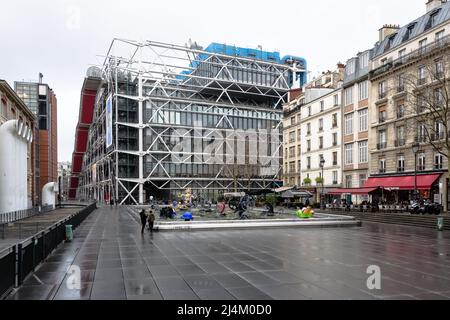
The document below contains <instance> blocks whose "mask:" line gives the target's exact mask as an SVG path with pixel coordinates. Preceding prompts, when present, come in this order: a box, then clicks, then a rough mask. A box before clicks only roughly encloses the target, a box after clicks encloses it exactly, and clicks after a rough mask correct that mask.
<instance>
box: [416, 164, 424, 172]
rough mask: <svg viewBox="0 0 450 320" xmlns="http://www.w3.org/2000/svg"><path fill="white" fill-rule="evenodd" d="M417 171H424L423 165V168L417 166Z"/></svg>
mask: <svg viewBox="0 0 450 320" xmlns="http://www.w3.org/2000/svg"><path fill="white" fill-rule="evenodd" d="M417 170H419V171H425V165H423V166H421V165H419V166H417Z"/></svg>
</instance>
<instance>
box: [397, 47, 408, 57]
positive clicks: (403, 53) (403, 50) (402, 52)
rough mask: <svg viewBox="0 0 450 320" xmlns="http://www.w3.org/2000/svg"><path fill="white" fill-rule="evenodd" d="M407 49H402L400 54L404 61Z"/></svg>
mask: <svg viewBox="0 0 450 320" xmlns="http://www.w3.org/2000/svg"><path fill="white" fill-rule="evenodd" d="M405 53H406V49H402V50H400V51H399V52H398V58H399V59H402V58H403V57H404V56H405Z"/></svg>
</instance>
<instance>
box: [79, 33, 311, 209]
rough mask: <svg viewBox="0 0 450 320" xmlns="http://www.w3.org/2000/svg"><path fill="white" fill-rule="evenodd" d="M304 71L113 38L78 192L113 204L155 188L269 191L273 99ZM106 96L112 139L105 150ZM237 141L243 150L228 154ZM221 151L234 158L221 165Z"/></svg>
mask: <svg viewBox="0 0 450 320" xmlns="http://www.w3.org/2000/svg"><path fill="white" fill-rule="evenodd" d="M303 72H305V70H302V69H299V68H297V66H296V64H289V63H286V64H281V63H279V62H272V61H266V60H256V59H252V58H249V57H241V56H231V55H226V54H222V53H219V52H208V51H204V50H200V49H198V48H193V47H190V48H188V47H183V46H177V45H171V44H165V43H159V42H151V41H147V42H136V41H130V40H125V39H114V40H113V42H112V44H111V46H110V48H109V51H108V54H107V56H106V57H105V62H104V65H103V69H102V74H103V79H104V81H103V83H102V85H101V86H102V88H101V90H99V91H98V95H97V98H96V104H95V112H94V121H93V124H92V125H91V128H90V131H89V138H88V151H87V152H86V154H85V156H84V159H83V170H82V174H81V175H80V184H79V188H78V197H79V198H96V199H97V200H108V198H109V196H110V195H112V194H114V197H115V199H116V200H118V203H120V204H123V203H133V204H142V203H144V202H145V201H146V198H147V197H148V196H149V195H152V194H153V193H154V192H157V191H158V190H160V191H163V190H167V192H169V196H172V195H173V194H175V193H177V192H180V191H182V190H184V189H187V188H190V189H193V190H194V191H196V192H197V193H198V194H200V193H205V194H206V196H208V197H210V198H211V197H213V196H215V195H217V194H218V193H219V192H223V191H226V190H230V189H236V190H248V189H250V190H256V189H268V188H271V187H273V186H274V184H275V185H276V183H277V182H278V181H279V180H278V176H279V174H280V173H281V168H282V160H281V159H282V154H281V153H282V135H281V131H282V127H281V126H282V122H281V117H282V104H283V103H285V102H286V101H287V97H288V91H289V89H290V88H291V85H292V83H290V82H291V80H290V79H292V78H293V75H294V76H295V75H297V74H299V73H303ZM109 95H111V96H112V97H113V106H114V112H113V114H114V117H113V123H114V130H113V136H114V143H113V146H112V147H110V148H106V146H105V134H106V127H105V123H106V120H105V119H106V115H105V100H106V98H107V97H108V96H109ZM265 133H269V134H265ZM183 141H184V142H183ZM186 141H188V142H186ZM205 141H206V142H205ZM208 141H209V142H211V141H213V142H214V143H215V144H214V148H212V147H211V145H209V142H208ZM241 142H242V143H243V144H242V146H244V145H245V154H240V153H238V154H236V151H237V148H238V147H237V146H238V145H239V144H240V143H241ZM183 143H184V146H185V147H184V148H181V149H180V144H183ZM199 144H200V145H201V148H200V149H199V148H198V147H192V148H190V145H192V146H194V145H196V146H198V145H199ZM208 145H209V146H208ZM211 149H212V150H211ZM211 154H213V157H211ZM230 154H231V156H230ZM230 157H231V158H233V160H234V161H232V162H231V163H230V161H225V160H227V159H228V160H230ZM174 159H177V161H174ZM237 163H238V164H237Z"/></svg>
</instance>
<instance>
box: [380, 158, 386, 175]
mask: <svg viewBox="0 0 450 320" xmlns="http://www.w3.org/2000/svg"><path fill="white" fill-rule="evenodd" d="M378 169H379V171H380V173H386V159H380V161H378Z"/></svg>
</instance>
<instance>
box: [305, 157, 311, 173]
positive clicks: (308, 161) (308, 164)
mask: <svg viewBox="0 0 450 320" xmlns="http://www.w3.org/2000/svg"><path fill="white" fill-rule="evenodd" d="M306 169H308V170H309V169H311V157H307V158H306Z"/></svg>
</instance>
